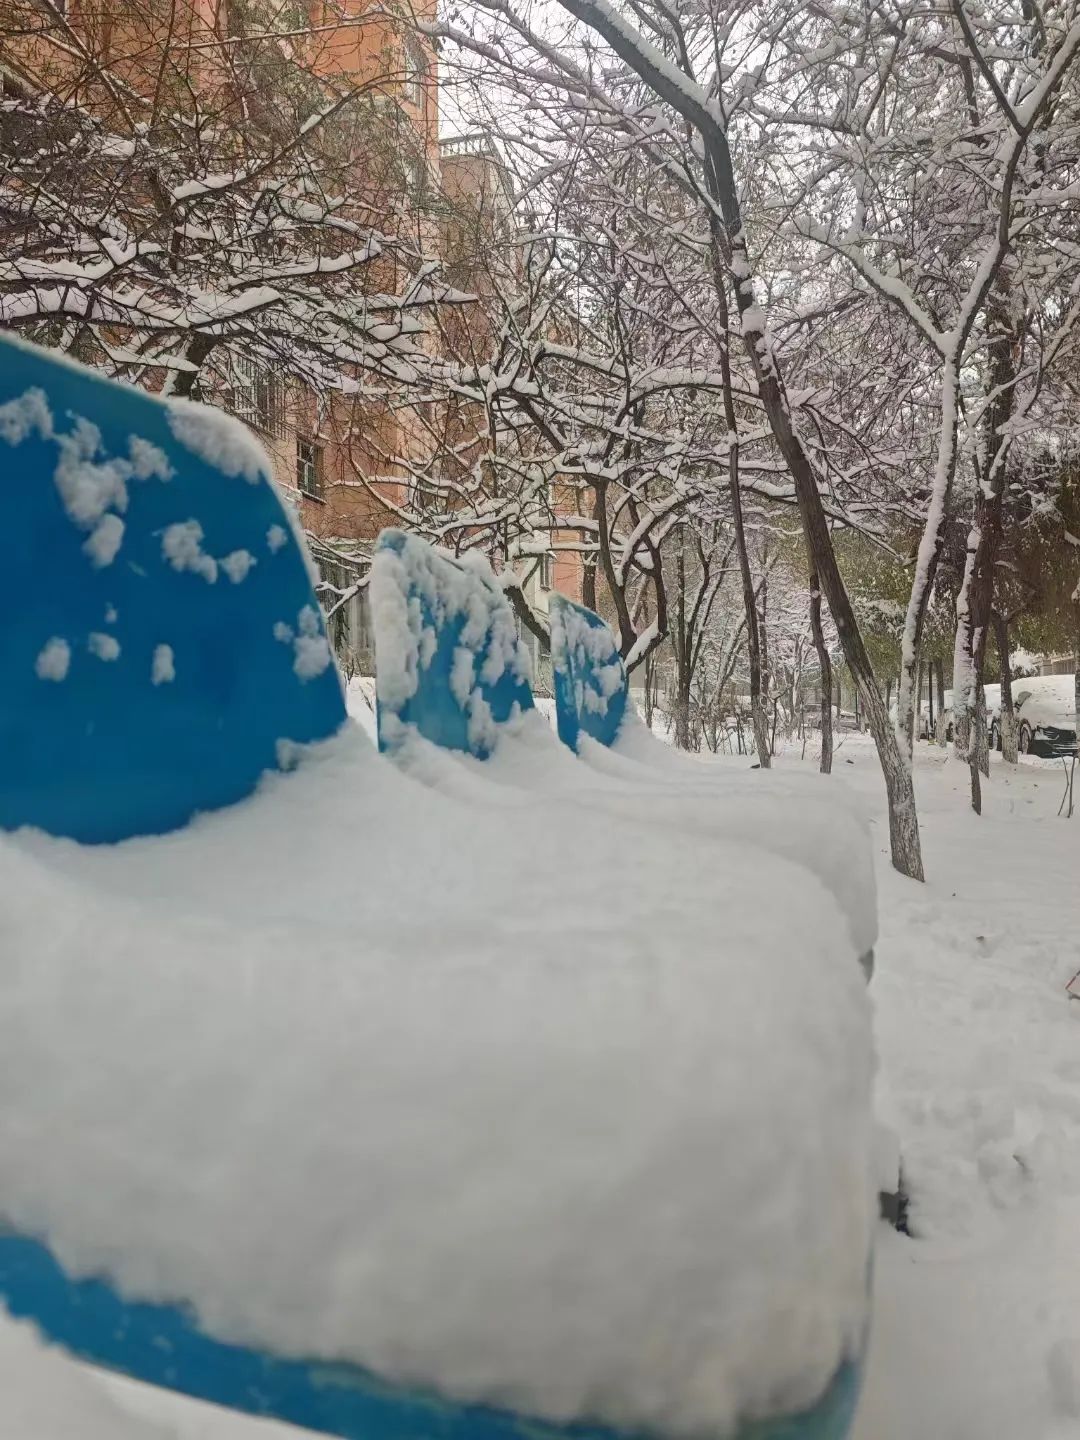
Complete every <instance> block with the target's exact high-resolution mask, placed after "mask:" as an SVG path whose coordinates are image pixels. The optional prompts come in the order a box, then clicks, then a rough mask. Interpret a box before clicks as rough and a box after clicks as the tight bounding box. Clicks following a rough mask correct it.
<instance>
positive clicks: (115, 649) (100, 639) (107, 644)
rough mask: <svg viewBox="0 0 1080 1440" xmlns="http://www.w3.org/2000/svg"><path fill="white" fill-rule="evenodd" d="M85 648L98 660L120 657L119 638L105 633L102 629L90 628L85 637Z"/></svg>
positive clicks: (117, 658)
mask: <svg viewBox="0 0 1080 1440" xmlns="http://www.w3.org/2000/svg"><path fill="white" fill-rule="evenodd" d="M86 648H87V649H88V650H89V651H90V654H91V655H96V656H97V658H98V659H99V660H119V658H120V642H119V640H117V638H116V636H115V635H107V634H106V633H105V632H104V631H103V630H91V632H90V634H89V635H88V636H87V638H86Z"/></svg>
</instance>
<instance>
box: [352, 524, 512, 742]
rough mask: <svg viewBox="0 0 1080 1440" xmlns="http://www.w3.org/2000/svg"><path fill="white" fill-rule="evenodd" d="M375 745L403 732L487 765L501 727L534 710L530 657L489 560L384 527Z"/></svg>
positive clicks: (375, 574) (376, 603) (376, 581)
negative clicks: (456, 555)
mask: <svg viewBox="0 0 1080 1440" xmlns="http://www.w3.org/2000/svg"><path fill="white" fill-rule="evenodd" d="M371 612H372V622H373V626H374V631H375V661H376V664H375V697H376V701H377V711H376V713H377V717H378V729H379V748H380V749H381V750H388V749H392V748H393V746H394V745H395V744H396V743H397V741H398V740H399V739H400V737H401V736H402V735H404V734H405V733H406V732H407V729H408V728H415V729H416V730H417V731H418V732H419V733H420V734H421V735H423V736H424V737H425V739H427V740H430V741H431V742H432V743H433V744H435V745H438V746H441V747H442V748H443V749H445V750H463V751H465V752H466V753H468V754H470V755H475V756H476V757H477V758H478V759H481V760H483V759H486V758H487V757H488V756H489V755H490V754H491V752H492V751H493V750H494V748H495V745H496V743H497V741H498V735H499V728H500V726H502V725H505V724H506V722H507V721H508V720H511V719H512V718H513V717H514V716H515V715H516V714H519V713H520V712H521V711H524V710H529V709H531V708H532V705H533V696H532V690H531V688H530V685H529V657H528V653H527V651H526V650H525V647H524V646H523V645H522V643H521V641H520V639H519V638H518V632H517V622H516V621H515V619H514V614H513V611H512V610H511V609H510V606H509V605H508V604H507V601H506V597H505V596H504V594H503V592H502V591H501V590H500V588H499V586H498V584H497V583H496V581H495V579H494V577H493V575H492V574H491V571H490V570H489V569H488V568H487V566H486V564H485V562H484V561H483V560H482V559H481V558H480V557H477V558H476V559H475V560H465V561H459V560H454V559H452V558H451V557H450V556H449V555H446V554H444V553H443V552H442V551H440V550H436V549H435V548H434V547H433V546H431V545H429V544H428V543H427V542H426V541H424V540H421V539H419V538H418V537H417V536H415V535H406V534H405V533H404V532H403V531H401V530H384V531H383V532H382V534H381V535H380V536H379V540H378V544H377V546H376V549H375V559H374V563H373V565H372V571H371Z"/></svg>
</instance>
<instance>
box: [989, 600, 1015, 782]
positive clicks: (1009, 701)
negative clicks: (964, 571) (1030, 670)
mask: <svg viewBox="0 0 1080 1440" xmlns="http://www.w3.org/2000/svg"><path fill="white" fill-rule="evenodd" d="M990 618H991V620H992V622H993V626H994V640H995V643H996V644H997V652H998V670H999V675H1000V679H1001V719H1000V720H999V721H998V729H999V732H1000V734H1001V758H1002V760H1003V761H1004V763H1005V764H1006V765H1015V764H1016V763H1017V760H1018V759H1019V755H1018V753H1017V749H1016V711H1015V709H1014V707H1013V693H1012V671H1011V670H1010V669H1009V622H1008V620H1007V619H1006V618H1005V616H1004V615H1002V613H1001V611H1000V610H993V611H991V616H990Z"/></svg>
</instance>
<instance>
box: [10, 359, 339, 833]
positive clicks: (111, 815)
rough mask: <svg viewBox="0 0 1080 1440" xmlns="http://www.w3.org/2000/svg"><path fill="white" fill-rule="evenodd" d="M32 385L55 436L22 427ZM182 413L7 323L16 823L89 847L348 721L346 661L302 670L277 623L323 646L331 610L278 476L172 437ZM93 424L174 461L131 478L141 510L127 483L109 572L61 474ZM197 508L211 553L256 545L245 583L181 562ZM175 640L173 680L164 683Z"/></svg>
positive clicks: (227, 799)
mask: <svg viewBox="0 0 1080 1440" xmlns="http://www.w3.org/2000/svg"><path fill="white" fill-rule="evenodd" d="M32 390H38V391H40V392H41V393H42V394H43V396H44V397H45V399H46V401H47V405H48V411H49V412H50V413H51V417H52V428H53V431H54V433H53V434H52V435H51V436H43V435H42V434H41V433H40V431H39V430H38V429H37V428H33V429H32V430H31V432H30V433H27V434H25V435H23V436H22V437H21V438H19V437H18V428H19V427H18V426H17V424H15V423H14V422H13V418H12V417H13V411H12V410H11V409H7V410H5V409H4V406H5V405H7V404H8V403H9V402H12V401H14V402H18V400H19V397H22V396H24V395H25V394H26V393H27V391H32ZM215 413H216V412H215ZM168 416H169V412H168V409H167V407H166V406H165V405H164V404H163V403H162V402H160V401H157V400H155V399H153V398H152V397H150V396H148V395H146V394H144V393H143V392H142V391H139V390H137V389H135V388H133V387H131V386H123V385H117V384H113V383H112V382H110V381H108V380H105V379H103V378H102V377H100V376H99V375H96V374H95V373H94V372H92V371H90V370H87V369H84V368H82V367H78V366H75V365H73V364H71V363H70V362H67V361H65V360H61V359H57V358H56V357H55V356H53V355H51V354H50V353H49V352H48V351H45V350H40V349H37V348H36V347H31V346H27V345H24V344H21V343H16V342H15V341H13V340H11V339H10V338H8V337H5V336H0V502H2V508H3V514H4V524H3V528H2V531H0V536H2V538H0V552H2V553H0V616H2V617H3V618H2V620H0V676H2V677H3V678H2V683H0V828H6V829H13V828H15V827H17V826H19V825H36V826H40V827H41V828H42V829H44V830H47V831H49V832H50V833H51V834H54V835H66V836H70V837H71V838H73V839H76V840H81V841H85V842H101V841H113V840H122V839H125V838H127V837H128V836H132V835H146V834H156V833H160V832H163V831H167V830H171V829H175V828H176V827H178V826H181V825H183V824H184V823H185V822H186V821H187V820H188V819H189V818H190V817H191V816H192V815H193V814H194V813H195V812H196V811H199V810H213V809H217V808H219V807H221V806H223V805H228V804H230V803H232V802H234V801H236V800H240V799H242V798H243V797H244V796H245V795H248V794H250V792H251V791H252V789H253V788H254V786H255V784H256V782H257V781H258V778H259V776H260V774H261V773H262V772H263V771H264V770H267V769H270V768H273V767H275V766H276V764H277V753H276V747H277V742H278V741H279V740H281V739H288V740H293V741H298V742H305V741H311V740H318V739H322V738H324V737H325V736H328V735H330V734H332V733H333V732H334V731H335V730H336V729H337V728H338V726H339V725H340V724H341V723H342V721H343V720H344V717H345V709H344V703H343V700H342V695H341V686H340V681H339V679H338V676H337V673H336V669H335V667H334V666H333V664H332V663H331V664H330V665H329V666H328V667H327V668H326V669H325V670H324V671H323V672H322V673H321V674H319V675H316V676H314V677H313V678H310V679H307V680H301V679H300V678H299V677H298V676H297V675H296V674H295V673H294V670H293V665H294V661H295V659H296V653H295V651H294V646H293V643H292V641H290V640H278V639H275V637H274V633H273V632H274V625H275V623H276V622H279V621H280V622H281V624H282V625H287V626H289V627H290V629H291V630H293V631H294V632H296V631H297V629H298V625H299V620H298V617H299V616H300V614H301V612H303V611H305V610H310V612H311V613H310V616H309V617H307V618H306V619H305V621H304V623H305V624H306V625H307V626H308V628H309V629H311V630H313V632H314V634H313V636H309V637H308V638H309V639H312V638H313V639H314V642H315V644H316V646H317V645H318V637H319V636H321V634H322V620H321V617H320V615H319V610H318V605H317V603H316V601H315V597H314V594H313V592H312V588H311V583H310V581H309V579H308V576H307V573H306V570H305V567H304V562H303V557H302V556H301V554H300V550H299V547H298V546H297V544H296V541H295V540H294V539H293V537H292V532H291V530H290V528H289V525H288V520H287V518H286V516H285V514H284V512H283V510H282V507H281V503H280V501H279V500H278V497H277V495H276V493H275V491H274V489H273V486H272V485H271V484H270V482H269V480H268V479H267V478H265V476H264V477H262V478H259V479H258V480H257V481H256V482H255V483H252V482H250V481H249V480H247V479H245V478H244V477H243V476H242V475H228V474H224V473H222V471H221V470H219V469H216V468H214V467H213V466H211V465H209V464H207V463H206V462H205V461H204V460H202V459H200V458H199V457H198V456H197V455H195V454H194V453H192V451H191V450H189V449H187V448H186V447H185V446H184V445H182V444H180V443H179V441H178V440H177V439H175V438H174V436H173V434H172V432H171V430H170V427H169V418H168ZM79 417H82V422H81V423H80V419H79ZM86 422H89V423H90V424H92V425H93V426H96V427H97V429H98V431H99V432H100V443H99V444H97V445H94V444H93V443H92V441H91V442H88V443H85V444H83V445H82V447H81V457H80V458H81V460H82V461H83V462H85V463H87V464H89V465H90V466H97V467H100V466H102V465H103V464H106V465H107V464H108V463H109V462H114V461H120V462H121V466H123V465H125V464H126V465H128V466H129V467H130V465H131V461H132V458H133V455H134V454H135V453H136V452H133V451H132V450H131V448H130V439H131V437H132V436H137V437H140V439H142V440H145V441H149V442H150V443H151V444H152V445H154V446H157V447H158V449H159V450H160V451H161V452H163V454H164V456H165V457H166V459H167V461H168V466H169V467H170V468H171V471H172V474H171V477H170V478H169V479H161V478H160V477H159V476H157V475H152V476H150V477H149V478H144V479H140V478H137V477H135V476H134V475H132V476H130V477H129V478H127V479H126V481H124V485H123V489H124V490H126V505H124V497H123V494H120V495H119V496H118V498H116V499H115V500H114V502H113V503H112V504H111V505H110V506H109V507H108V509H107V511H106V513H107V514H110V515H112V516H114V517H117V519H118V520H121V521H122V522H123V526H124V530H123V539H122V541H121V544H120V548H119V551H118V553H117V554H116V557H115V559H114V560H112V562H111V563H110V564H105V565H101V566H95V565H94V564H93V562H92V560H91V558H90V556H89V555H88V554H87V552H86V550H85V549H84V547H85V546H86V544H87V543H88V541H89V540H90V536H91V534H92V532H93V529H94V523H95V522H94V521H93V520H87V519H86V518H85V514H84V517H83V519H82V520H80V519H78V518H73V516H72V513H70V510H69V508H65V503H64V500H63V498H62V496H61V492H60V488H59V487H58V484H57V480H56V476H57V471H58V465H59V463H60V461H61V459H62V457H63V455H64V453H65V449H66V453H67V454H68V456H69V458H70V457H71V456H72V455H74V454H75V453H76V452H77V451H78V450H79V448H80V447H79V436H80V434H81V436H82V437H83V438H84V439H85V437H86V436H87V435H88V433H89V432H88V431H87V430H86ZM242 438H243V439H246V438H247V437H246V436H245V437H242ZM249 443H250V442H249ZM143 468H145V467H143ZM87 473H88V474H89V476H90V478H91V480H93V479H94V477H95V474H96V476H97V478H100V475H101V472H100V469H99V470H98V471H97V472H94V471H93V470H91V471H89V472H87ZM69 500H70V497H69ZM189 520H197V521H198V523H199V524H200V525H201V527H202V530H203V532H204V538H203V540H202V549H203V551H204V552H205V553H206V554H207V555H208V556H210V557H216V558H218V559H220V558H223V557H225V556H229V555H232V554H235V552H237V551H241V550H247V551H248V552H249V553H250V554H251V555H252V557H253V558H254V559H255V562H256V563H255V565H254V566H253V567H252V568H251V570H250V572H249V573H248V574H247V576H246V578H244V579H242V580H240V581H239V583H233V581H232V580H230V579H229V578H228V575H227V574H226V573H225V571H223V570H221V569H220V567H219V568H218V573H217V578H216V580H215V581H214V582H213V583H209V582H208V580H207V579H205V578H204V576H203V575H202V574H198V573H195V572H193V571H192V570H190V569H188V570H183V571H178V570H176V569H174V568H173V566H172V564H171V563H169V561H168V560H167V559H166V558H165V557H164V555H163V550H162V546H163V531H165V529H166V527H167V526H170V525H173V524H183V523H184V522H186V521H189ZM110 523H114V522H110ZM274 526H277V527H280V532H281V533H280V534H278V533H275V537H274V538H275V541H277V540H282V541H283V543H281V544H280V546H279V548H278V549H277V550H276V551H275V550H274V549H273V548H272V546H271V544H270V543H269V541H268V536H269V534H270V532H271V528H272V527H274ZM114 612H115V618H114V619H112V618H110V617H111V616H112V615H113V614H114ZM92 635H98V636H108V637H111V638H112V639H113V640H115V641H116V642H117V643H118V644H119V646H120V653H119V656H118V658H116V659H112V660H106V659H102V658H99V656H98V655H97V654H95V653H93V651H92V649H91V648H89V647H90V646H91V645H94V644H97V645H100V644H101V643H102V642H100V641H92V640H91V638H90V637H91V636H92ZM54 638H55V639H61V640H63V641H64V642H65V643H66V644H67V645H68V647H69V651H70V665H69V668H68V672H67V675H66V678H64V679H63V680H60V681H56V680H50V679H42V678H40V677H39V675H38V674H37V673H36V666H37V663H38V659H39V657H40V656H41V654H42V651H43V650H44V649H45V647H46V645H47V644H48V642H49V641H50V640H52V639H54ZM106 643H107V642H106ZM161 645H168V646H169V647H171V649H172V652H173V657H174V660H173V664H174V669H175V679H174V680H172V681H171V683H165V682H163V683H159V684H157V685H154V684H153V683H152V669H153V664H154V654H155V651H156V650H157V647H158V646H161Z"/></svg>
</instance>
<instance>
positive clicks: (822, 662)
mask: <svg viewBox="0 0 1080 1440" xmlns="http://www.w3.org/2000/svg"><path fill="white" fill-rule="evenodd" d="M810 631H811V634H812V635H813V637H814V649H815V650H816V651H817V658H818V673H819V675H820V676H821V773H822V775H831V774H832V749H833V737H832V661H831V660H830V659H829V647H828V646H827V645H826V644H825V631H824V630H823V629H822V626H821V589H820V587H819V585H818V578H817V574H816V572H815V571H813V570H811V571H810ZM838 703H839V701H838Z"/></svg>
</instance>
